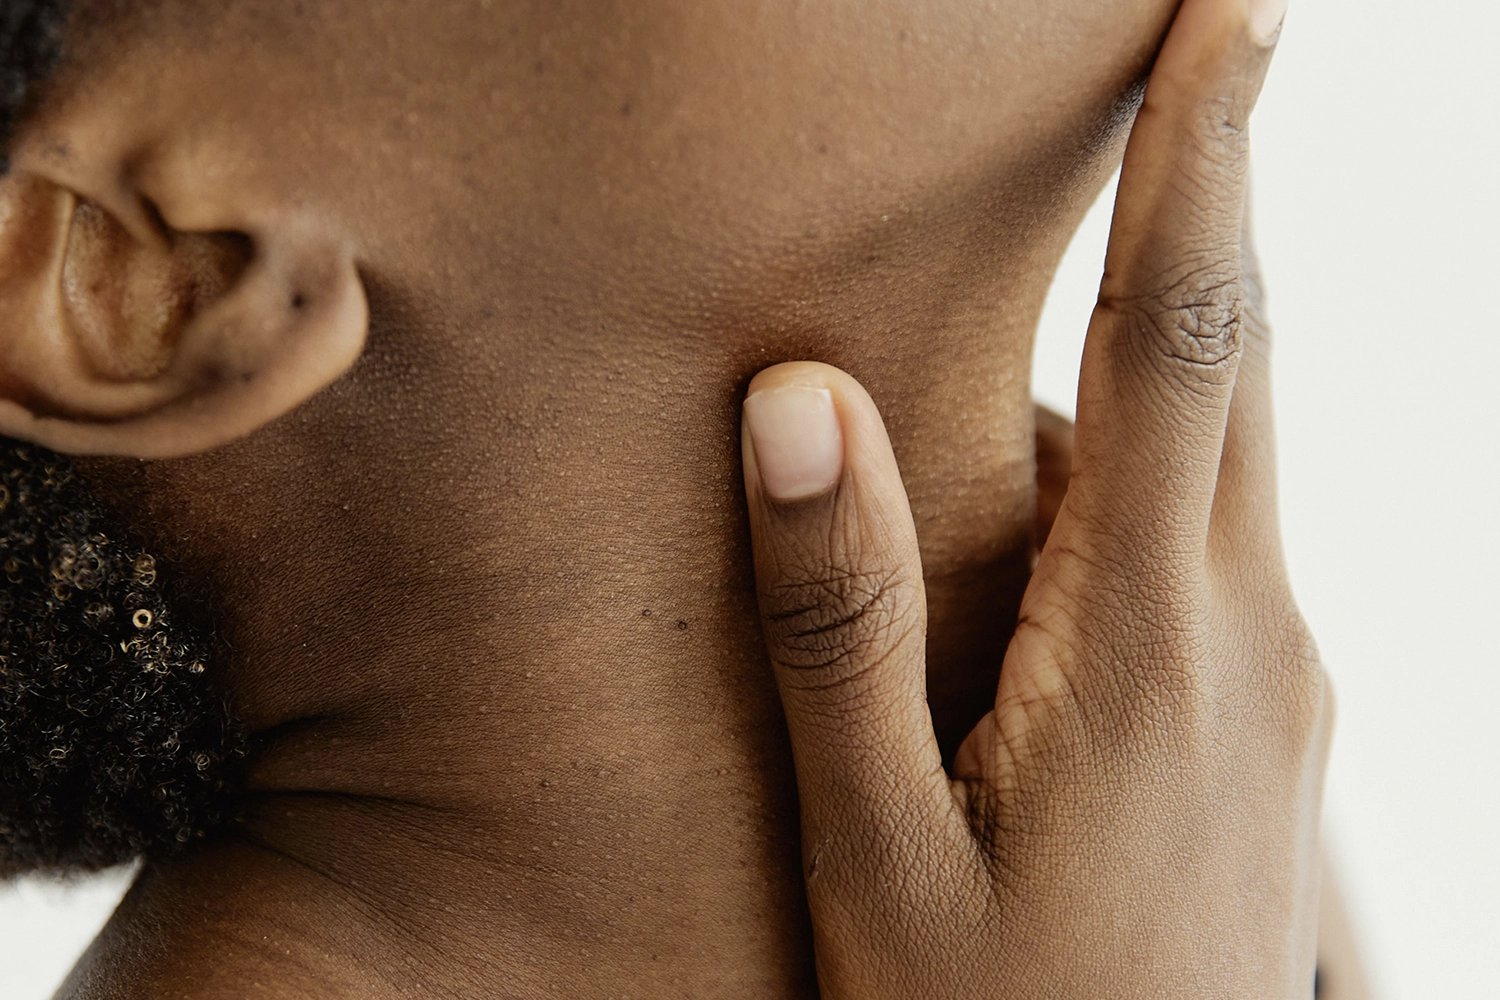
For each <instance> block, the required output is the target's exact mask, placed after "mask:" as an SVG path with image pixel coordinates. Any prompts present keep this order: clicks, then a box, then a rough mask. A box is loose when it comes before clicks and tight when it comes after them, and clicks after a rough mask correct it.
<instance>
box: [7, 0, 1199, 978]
mask: <svg viewBox="0 0 1500 1000" xmlns="http://www.w3.org/2000/svg"><path fill="white" fill-rule="evenodd" d="M285 7H286V5H278V4H259V3H245V4H232V5H226V9H224V10H217V9H216V10H214V11H212V12H206V11H203V10H200V9H199V5H192V4H186V3H184V4H177V3H160V4H147V5H144V6H143V7H142V8H141V10H140V11H139V12H137V13H133V14H130V15H128V16H126V15H119V18H120V19H118V20H115V19H110V18H98V19H96V21H91V22H85V23H89V24H91V25H93V24H97V27H90V28H89V29H87V30H85V29H83V28H79V27H76V26H75V29H74V33H75V35H76V36H77V37H76V43H75V44H74V45H73V52H74V55H73V61H72V62H71V63H70V64H69V65H68V66H67V67H65V70H64V72H63V73H62V74H61V75H60V76H59V78H58V80H57V82H56V85H55V86H54V88H53V89H52V90H51V91H50V93H49V96H48V100H47V102H46V103H45V104H44V105H43V106H42V108H41V110H40V111H39V113H38V115H37V117H36V119H35V121H34V122H33V123H31V124H30V125H29V126H28V130H27V131H26V133H25V134H24V136H23V140H24V142H25V143H26V144H28V146H29V148H31V149H33V150H36V149H45V150H48V151H49V152H47V153H46V154H45V155H49V156H55V157H57V158H58V159H59V160H64V161H65V160H66V159H67V157H68V156H69V155H70V154H69V152H68V150H69V147H70V143H71V144H76V143H77V142H79V141H81V140H82V139H84V138H87V137H88V136H91V135H96V134H103V135H111V134H117V133H118V132H119V130H120V129H122V128H124V127H125V126H124V125H122V124H121V123H129V127H130V128H131V129H134V130H136V131H138V132H139V133H140V134H143V135H150V136H152V137H153V138H152V139H151V140H150V141H149V142H145V143H142V144H141V146H140V148H141V153H140V156H139V158H138V162H137V163H136V166H135V168H134V169H135V171H136V173H137V175H138V176H140V177H142V178H144V179H145V181H144V183H146V184H147V185H148V186H149V187H150V189H151V190H152V191H153V192H154V194H155V199H156V202H157V204H158V207H159V210H160V211H161V213H162V215H163V217H164V218H165V219H166V220H167V221H168V222H169V223H173V222H174V221H175V220H179V219H182V218H184V216H185V215H186V214H187V211H188V210H187V208H185V207H184V206H187V205H190V204H193V203H194V202H193V199H192V197H190V196H189V195H190V194H191V193H192V192H196V191H199V190H202V189H203V188H204V187H205V186H208V185H212V186H215V190H218V189H223V190H226V191H233V192H234V196H235V197H236V198H239V199H241V200H242V201H245V202H247V203H255V204H260V205H280V204H297V205H299V206H301V207H303V208H304V209H306V210H307V211H309V212H310V213H312V214H313V215H314V216H316V217H317V218H319V219H322V220H324V221H325V223H326V224H327V225H328V226H329V227H332V228H335V229H338V230H339V231H341V232H344V233H346V234H348V237H349V238H350V239H351V240H352V241H353V243H354V245H355V246H356V247H357V251H358V260H359V268H360V274H361V277H362V279H363V281H364V284H365V289H366V292H367V294H368V297H369V302H370V315H371V329H370V336H369V341H368V344H367V347H366V351H365V354H364V355H363V357H362V358H361V359H360V361H359V362H358V363H357V364H356V366H355V368H354V369H353V371H352V372H350V374H349V375H348V376H346V377H345V378H344V379H343V380H342V381H340V382H338V383H336V384H335V385H333V386H332V387H331V388H329V389H328V390H326V391H324V392H323V393H322V394H320V395H318V396H317V397H315V398H314V399H313V400H312V401H311V402H310V403H308V404H307V405H305V406H303V407H302V408H300V409H298V410H296V411H295V412H293V413H292V414H290V415H289V416H287V417H285V418H283V419H281V420H279V421H277V422H275V423H273V424H272V425H270V426H268V427H266V428H264V429H262V430H261V431H259V432H257V433H255V434H253V435H251V436H250V437H248V438H245V439H242V440H240V441H238V442H235V443H233V444H231V445H229V446H227V447H224V448H221V449H218V450H216V451H213V452H209V453H206V454H202V455H197V456H192V457H189V458H184V459H178V460H172V461H161V462H149V463H141V462H135V461H130V460H123V459H88V460H85V461H82V462H81V466H82V467H83V468H84V470H85V471H86V472H87V473H88V474H89V476H90V477H91V479H92V480H93V482H94V483H95V485H96V488H97V489H98V490H99V491H100V493H101V495H102V496H104V497H105V498H107V499H108V500H109V502H110V503H112V504H113V505H114V506H115V507H116V508H117V509H118V510H120V511H121V512H122V513H123V514H124V515H125V516H126V517H127V518H128V519H129V520H130V522H131V523H132V524H133V525H135V526H136V527H137V529H138V530H139V532H140V533H141V534H142V535H143V536H144V538H145V539H146V541H147V542H149V544H150V545H151V546H152V549H153V551H155V552H157V553H158V554H159V556H160V557H161V559H162V564H163V569H164V572H165V571H171V572H177V573H180V574H183V575H186V576H190V577H192V578H193V579H195V580H200V581H202V582H204V584H205V585H206V586H208V587H209V588H211V589H212V591H213V592H214V593H215V594H216V595H217V598H218V604H219V607H220V609H221V615H222V621H221V622H220V627H221V632H222V635H223V637H224V638H225V640H226V641H227V643H228V644H229V646H230V647H232V649H233V651H234V654H233V656H232V657H231V658H230V659H228V660H227V661H226V662H225V663H223V664H222V665H220V666H219V667H218V669H221V670H222V671H223V672H224V680H225V683H226V685H227V686H228V688H229V690H230V691H231V693H232V694H233V696H234V698H235V701H236V703H237V705H238V707H239V709H240V712H241V715H242V717H243V719H244V722H245V723H246V726H247V729H248V730H249V732H250V733H251V748H252V749H251V756H250V766H249V772H248V774H249V785H250V795H249V799H248V802H247V806H246V810H245V818H244V821H243V823H242V825H241V827H240V828H239V829H238V830H237V831H236V832H235V835H234V836H233V837H232V838H230V839H229V840H227V841H226V842H223V843H222V844H220V845H218V846H215V847H212V848H209V849H206V850H205V851H203V852H200V853H197V854H194V855H191V856H189V857H188V858H186V859H184V860H181V861H178V862H173V863H171V864H164V865H153V866H149V867H148V868H147V870H146V871H145V873H144V874H143V876H142V878H141V880H140V882H139V884H138V885H137V887H136V888H135V889H134V890H133V891H132V893H131V896H130V898H129V899H128V900H127V903H126V904H125V906H124V907H122V909H121V911H120V912H119V913H118V914H117V915H116V917H115V919H114V920H113V921H112V922H111V924H110V926H109V927H108V928H107V929H106V931H105V933H104V935H103V936H102V937H101V938H100V940H99V941H98V942H96V944H95V946H94V948H93V949H92V950H91V952H90V954H89V955H88V956H86V958H85V960H84V962H83V963H82V964H81V965H80V967H79V969H78V970H77V971H76V972H75V975H74V978H73V980H72V981H71V983H70V985H69V987H68V989H67V990H65V993H64V995H66V996H73V997H94V996H100V997H102V996H111V997H130V996H176V995H184V996H194V997H214V996H221V995H223V996H230V995H232V996H265V997H301V996H309V997H310V996H318V997H338V996H360V997H368V996H480V995H484V996H553V995H559V994H563V993H578V992H580V991H581V992H582V993H584V994H586V995H591V996H632V997H634V996H642V995H650V996H718V997H738V996H745V997H751V996H755V997H762V996H768V995H777V996H782V995H785V996H807V997H811V996H815V995H816V985H815V981H814V978H813V969H812V960H811V947H810V941H809V931H808V925H807V920H806V916H805V912H804V904H803V901H802V887H801V879H800V865H799V861H798V847H797V821H796V801H795V792H794V786H793V782H792V775H791V762H790V756H789V750H788V748H787V745H786V739H785V734H784V729H783V724H782V721H781V709H780V705H779V703H778V701H777V698H776V693H775V689H774V686H773V684H772V682H771V677H770V674H769V670H768V667H767V665H766V662H765V659H764V651H763V646H762V642H761V638H760V635H759V632H758V625H757V621H756V616H755V613H754V591H753V586H752V584H751V577H750V566H749V551H748V542H747V531H746V526H745V522H744V514H743V510H742V505H741V501H740V497H741V492H740V487H739V480H738V476H739V472H738V468H739V458H738V452H737V442H738V436H739V430H738V426H739V402H740V399H741V397H742V394H743V390H744V387H745V385H746V384H747V383H748V380H749V378H750V377H751V376H752V375H753V374H754V373H755V372H756V371H758V370H760V369H762V368H764V367H766V366H767V365H770V364H773V363H776V362H780V361H785V360H791V359H816V360H820V361H825V362H828V363H830V364H833V365H836V366H838V367H841V368H843V369H845V370H847V371H849V372H850V373H852V374H853V375H855V376H856V377H857V378H858V379H859V380H860V382H861V383H862V384H863V385H865V386H866V387H867V388H868V389H869V390H870V392H871V393H872V395H873V396H874V397H875V398H876V400H877V401H878V402H879V405H880V408H881V411H882V413H883V414H884V415H885V418H886V422H887V425H888V427H889V429H890V433H891V437H892V440H893V443H894V446H895V450H896V454H897V457H898V459H899V461H900V462H901V466H902V472H903V476H904V478H905V481H906V483H907V485H908V489H909V491H910V494H911V499H912V506H913V510H914V512H915V517H916V522H917V529H918V532H919V536H920V539H921V543H922V555H923V570H924V575H925V578H926V580H927V584H928V587H929V603H930V608H931V622H930V637H929V648H930V650H931V651H932V655H931V656H930V660H931V661H932V663H933V664H934V666H933V668H932V671H931V676H930V687H931V693H932V703H933V712H934V717H935V721H936V722H937V725H938V730H939V733H940V735H942V737H943V738H944V739H945V741H946V742H947V744H948V749H949V750H950V751H951V748H952V746H953V745H955V744H956V743H957V741H958V739H960V738H961V737H962V735H963V734H964V733H965V732H966V731H967V729H968V727H969V726H970V725H971V724H972V723H973V721H974V720H975V719H977V718H978V716H979V715H981V714H982V713H983V712H984V711H985V710H986V708H987V707H988V702H989V700H990V697H991V695H992V692H993V689H994V671H995V670H996V669H998V663H999V651H1000V650H1002V649H1003V646H1004V642H1005V640H1006V638H1007V637H1008V634H1009V630H1010V628H1011V625H1012V623H1013V620H1014V614H1015V607H1016V605H1017V603H1018V601H1019V595H1020V591H1021V588H1022V587H1023V586H1024V584H1025V579H1026V576H1027V574H1028V572H1029V565H1030V556H1031V535H1030V531H1031V525H1032V520H1033V504H1034V498H1033V464H1032V463H1033V445H1032V426H1031V403H1030V398H1029V395H1030V393H1029V378H1028V373H1029V369H1030V345H1031V337H1032V333H1033V331H1034V329H1035V325H1036V320H1037V316H1038V314H1039V312H1040V309H1041V304H1042V300H1043V297H1044V295H1045V292H1046V287H1047V283H1048V281H1049V280H1050V276H1051V273H1052V270H1053V268H1054V267H1055V265H1056V262H1057V259H1058V258H1059V256H1060V255H1061V253H1062V250H1063V247H1064V246H1065V244H1066V241H1067V238H1068V237H1069V235H1070V234H1071V232H1072V230H1073V228H1074V227H1075V226H1076V224H1077V221H1078V220H1079V218H1081V216H1082V214H1083V211H1084V210H1085V209H1086V207H1087V205H1088V204H1089V203H1090V202H1091V201H1092V198H1093V196H1094V195H1095V193H1096V192H1097V190H1098V189H1099V187H1100V185H1101V184H1102V183H1103V181H1104V178H1105V177H1106V176H1107V175H1108V173H1109V171H1110V170H1111V168H1112V166H1113V164H1114V163H1115V162H1116V161H1117V158H1118V154H1119V148H1120V137H1121V136H1120V129H1121V127H1122V125H1123V124H1125V123H1126V122H1127V121H1128V118H1129V114H1130V111H1131V109H1132V108H1133V95H1134V94H1135V93H1136V84H1137V83H1138V81H1139V80H1140V79H1141V78H1142V75H1143V73H1144V72H1145V70H1146V69H1147V68H1148V66H1149V62H1150V59H1151V55H1152V52H1153V51H1154V47H1155V45H1156V43H1157V41H1158V40H1159V38H1160V37H1161V33H1162V31H1163V30H1164V28H1165V25H1166V23H1167V21H1168V19H1169V18H1170V15H1171V9H1172V7H1173V5H1172V4H1170V3H1165V2H1146V0H1140V2H1136V3H1126V4H1114V3H1111V4H1103V3H1095V2H1092V0H1071V2H1068V3H1062V4H1053V5H1046V8H1045V9H1036V5H1029V4H1004V3H1002V4H999V5H996V6H995V7H994V8H993V9H986V10H983V11H981V10H978V9H977V8H976V7H975V6H974V5H972V4H968V3H958V2H949V0H932V2H929V3H921V4H912V3H910V2H903V3H899V4H898V3H888V4H886V3H882V4H876V5H873V6H872V5H870V4H855V3H845V2H841V0H840V2H834V0H829V2H823V3H817V4H806V3H804V4H794V3H790V2H788V3H785V4H772V5H740V4H730V3H726V4H722V5H720V4H703V3H696V2H688V0H681V2H669V0H660V2H653V3H645V4H643V3H639V2H620V3H603V4H600V3H581V2H580V3H545V4H543V3H537V4H521V5H489V4H464V5H458V4H452V5H449V4H437V5H431V4H426V5H418V4H410V3H394V2H378V3H363V4H358V5H354V4H344V3H328V4H319V5H316V6H315V7H314V8H313V9H311V10H303V11H300V12H298V13H297V14H296V15H293V14H291V13H289V12H288V10H286V9H284V8H285ZM501 7H504V9H503V10H502V9H499V8H501ZM84 17H85V15H83V14H80V15H78V17H77V18H76V19H75V20H78V21H80V22H83V21H84ZM122 38H123V39H128V43H127V42H122V41H121V39H122ZM132 134H133V133H132ZM38 155H41V154H38ZM959 621H963V622H965V623H968V624H967V625H966V626H965V627H963V628H960V627H959V626H958V625H957V623H958V622H959ZM976 623H977V624H976Z"/></svg>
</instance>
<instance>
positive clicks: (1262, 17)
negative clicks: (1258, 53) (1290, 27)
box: [1250, 0, 1287, 45]
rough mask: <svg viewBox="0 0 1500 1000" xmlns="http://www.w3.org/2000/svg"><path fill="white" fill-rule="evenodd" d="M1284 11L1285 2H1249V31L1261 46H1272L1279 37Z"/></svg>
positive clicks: (1254, 0)
mask: <svg viewBox="0 0 1500 1000" xmlns="http://www.w3.org/2000/svg"><path fill="white" fill-rule="evenodd" d="M1286 9H1287V0H1250V30H1251V31H1253V32H1254V33H1255V37H1256V39H1257V40H1258V41H1260V43H1261V44H1262V45H1272V44H1274V43H1275V42H1276V41H1277V39H1279V38H1280V37H1281V26H1282V24H1283V23H1285V21H1286Z"/></svg>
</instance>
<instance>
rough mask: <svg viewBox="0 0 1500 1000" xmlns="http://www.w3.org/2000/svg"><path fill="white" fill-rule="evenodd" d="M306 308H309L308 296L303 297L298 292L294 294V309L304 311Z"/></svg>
mask: <svg viewBox="0 0 1500 1000" xmlns="http://www.w3.org/2000/svg"><path fill="white" fill-rule="evenodd" d="M306 307H307V296H306V295H303V294H302V293H301V292H297V293H296V294H294V295H293V296H292V308H293V309H304V308H306Z"/></svg>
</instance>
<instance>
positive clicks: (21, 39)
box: [0, 0, 69, 174]
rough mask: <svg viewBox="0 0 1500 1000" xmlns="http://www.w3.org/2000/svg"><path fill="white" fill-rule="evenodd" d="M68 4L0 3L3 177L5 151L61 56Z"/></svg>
mask: <svg viewBox="0 0 1500 1000" xmlns="http://www.w3.org/2000/svg"><path fill="white" fill-rule="evenodd" d="M68 5H69V0H0V174H3V173H4V172H5V171H6V170H7V169H8V168H9V166H10V161H9V158H8V157H7V156H6V155H5V153H4V149H5V146H6V144H8V143H9V142H10V138H11V133H12V132H14V131H15V128H16V126H17V125H18V124H20V121H21V118H22V117H23V116H24V115H25V113H26V110H27V106H28V104H29V102H30V101H31V100H32V99H33V98H34V97H35V95H36V91H37V88H38V87H39V85H40V84H41V83H42V81H43V80H45V79H46V77H47V74H48V73H50V72H51V71H52V67H53V66H54V65H56V63H57V60H58V58H59V57H60V56H61V55H62V29H63V24H64V22H66V20H67V16H68Z"/></svg>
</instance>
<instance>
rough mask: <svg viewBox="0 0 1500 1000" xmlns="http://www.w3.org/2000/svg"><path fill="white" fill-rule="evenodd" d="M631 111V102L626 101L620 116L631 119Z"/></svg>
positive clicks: (621, 108) (621, 107)
mask: <svg viewBox="0 0 1500 1000" xmlns="http://www.w3.org/2000/svg"><path fill="white" fill-rule="evenodd" d="M630 111H631V108H630V102H629V101H626V102H625V103H624V104H622V105H620V114H621V115H622V116H623V117H625V118H629V117H630Z"/></svg>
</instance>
